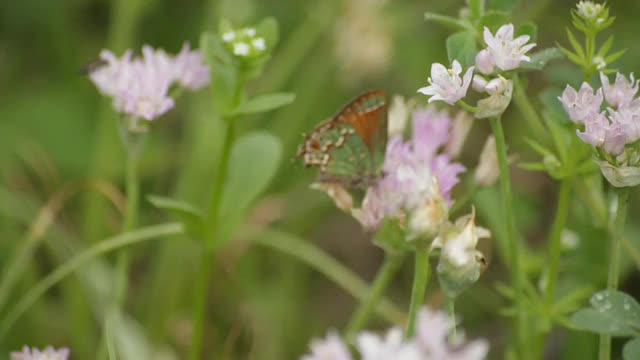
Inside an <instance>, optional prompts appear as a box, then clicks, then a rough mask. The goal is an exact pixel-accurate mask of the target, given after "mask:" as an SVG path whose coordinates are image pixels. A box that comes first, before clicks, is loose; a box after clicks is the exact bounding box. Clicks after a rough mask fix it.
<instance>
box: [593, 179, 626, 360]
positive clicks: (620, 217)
mask: <svg viewBox="0 0 640 360" xmlns="http://www.w3.org/2000/svg"><path fill="white" fill-rule="evenodd" d="M617 195H618V196H617V200H618V206H617V209H616V215H615V220H614V224H613V229H612V231H611V254H609V256H610V259H609V274H608V276H607V290H615V289H617V288H618V280H619V279H618V277H619V274H620V243H621V242H622V237H623V236H624V221H625V217H626V214H627V202H628V200H629V188H627V187H624V188H619V189H618V193H617ZM610 358H611V336H610V335H607V334H600V352H599V356H598V359H599V360H609V359H610Z"/></svg>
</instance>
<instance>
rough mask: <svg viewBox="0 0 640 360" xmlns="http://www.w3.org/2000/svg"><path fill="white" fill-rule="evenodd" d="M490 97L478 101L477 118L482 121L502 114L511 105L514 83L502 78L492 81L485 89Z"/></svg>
mask: <svg viewBox="0 0 640 360" xmlns="http://www.w3.org/2000/svg"><path fill="white" fill-rule="evenodd" d="M484 90H485V91H486V92H487V93H488V94H489V97H487V98H484V99H482V100H480V101H478V106H477V110H476V113H475V117H476V118H479V119H482V118H488V117H492V116H497V115H500V114H502V113H503V112H504V111H505V110H506V109H507V106H509V103H511V96H512V95H513V81H512V80H511V79H505V78H503V77H502V76H498V77H497V78H494V79H491V80H490V81H489V82H487V84H486V85H485V87H484Z"/></svg>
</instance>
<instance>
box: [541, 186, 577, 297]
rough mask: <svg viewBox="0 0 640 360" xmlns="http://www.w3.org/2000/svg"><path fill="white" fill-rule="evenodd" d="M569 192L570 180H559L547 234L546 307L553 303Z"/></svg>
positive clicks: (567, 210)
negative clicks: (555, 201) (552, 216)
mask: <svg viewBox="0 0 640 360" xmlns="http://www.w3.org/2000/svg"><path fill="white" fill-rule="evenodd" d="M570 194H571V182H570V180H568V179H564V180H562V182H560V193H559V195H558V206H557V210H556V217H555V219H554V221H553V226H552V227H551V233H550V235H549V267H548V272H547V286H546V291H545V300H546V305H547V309H549V308H550V307H551V306H552V305H553V299H554V294H555V290H556V283H557V281H558V276H559V274H558V265H559V263H560V253H561V251H562V247H561V245H562V242H561V240H562V230H563V229H564V226H565V224H566V222H567V213H568V212H569V195H570Z"/></svg>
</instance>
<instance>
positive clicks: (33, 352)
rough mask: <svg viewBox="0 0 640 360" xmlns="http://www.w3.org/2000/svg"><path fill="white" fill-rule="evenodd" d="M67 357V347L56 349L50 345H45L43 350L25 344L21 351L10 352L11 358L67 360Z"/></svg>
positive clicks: (23, 359)
mask: <svg viewBox="0 0 640 360" xmlns="http://www.w3.org/2000/svg"><path fill="white" fill-rule="evenodd" d="M68 357H69V349H67V348H61V349H59V350H56V349H54V348H53V347H51V346H48V347H46V348H45V349H44V350H43V351H40V350H38V349H36V348H31V349H30V348H29V347H28V346H25V347H23V348H22V351H20V352H12V353H11V360H67V358H68Z"/></svg>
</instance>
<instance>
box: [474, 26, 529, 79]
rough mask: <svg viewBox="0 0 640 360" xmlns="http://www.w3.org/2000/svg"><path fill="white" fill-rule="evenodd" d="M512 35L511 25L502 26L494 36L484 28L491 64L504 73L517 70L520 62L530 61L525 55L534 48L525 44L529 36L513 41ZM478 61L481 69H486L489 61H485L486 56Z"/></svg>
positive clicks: (522, 36)
mask: <svg viewBox="0 0 640 360" xmlns="http://www.w3.org/2000/svg"><path fill="white" fill-rule="evenodd" d="M513 33H514V29H513V24H505V25H502V26H501V27H500V28H499V29H498V31H496V34H495V36H494V35H493V34H491V31H489V29H488V28H487V27H485V28H484V33H483V35H484V42H485V43H486V44H487V51H488V52H489V54H490V55H491V58H492V59H493V63H494V64H495V65H496V66H497V67H498V68H500V69H501V70H504V71H507V70H513V69H517V68H518V66H520V63H521V62H522V61H530V60H531V59H530V58H529V56H527V55H525V54H526V53H527V52H528V51H529V50H531V49H532V48H533V47H535V46H536V44H527V42H529V35H521V36H518V37H517V38H515V39H514V38H513ZM480 60H481V63H482V67H483V68H488V64H489V61H488V60H487V59H486V54H483V55H482V57H481V59H480ZM485 65H486V66H485ZM485 70H486V69H485Z"/></svg>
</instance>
